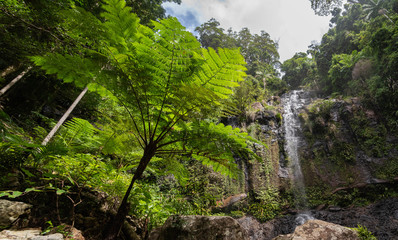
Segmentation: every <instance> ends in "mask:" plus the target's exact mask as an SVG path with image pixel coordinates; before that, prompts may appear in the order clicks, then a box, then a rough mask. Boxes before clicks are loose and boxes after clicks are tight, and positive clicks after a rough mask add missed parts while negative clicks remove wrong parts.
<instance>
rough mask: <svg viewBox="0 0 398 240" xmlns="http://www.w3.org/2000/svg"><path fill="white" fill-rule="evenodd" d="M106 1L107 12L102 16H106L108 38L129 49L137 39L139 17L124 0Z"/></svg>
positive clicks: (105, 24) (114, 43)
mask: <svg viewBox="0 0 398 240" xmlns="http://www.w3.org/2000/svg"><path fill="white" fill-rule="evenodd" d="M104 3H105V4H104V5H103V9H104V10H105V12H104V13H102V14H101V16H102V17H103V18H105V23H104V26H105V27H106V28H107V33H108V39H109V40H111V41H112V45H121V46H124V47H126V48H127V49H129V46H130V44H131V42H133V41H134V39H135V35H136V32H137V25H138V22H139V18H138V17H137V15H135V14H134V13H132V9H131V7H127V6H126V2H125V1H124V0H105V1H104Z"/></svg>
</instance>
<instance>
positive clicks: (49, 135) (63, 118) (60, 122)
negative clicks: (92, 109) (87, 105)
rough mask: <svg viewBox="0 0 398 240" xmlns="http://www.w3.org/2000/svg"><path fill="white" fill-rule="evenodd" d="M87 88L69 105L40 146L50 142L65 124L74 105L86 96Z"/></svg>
mask: <svg viewBox="0 0 398 240" xmlns="http://www.w3.org/2000/svg"><path fill="white" fill-rule="evenodd" d="M87 90H88V88H87V87H85V88H84V89H83V91H82V92H81V93H80V94H79V96H77V98H76V99H75V101H74V102H73V103H72V105H70V107H69V108H68V110H67V111H66V112H65V113H64V115H63V116H62V117H61V119H60V120H59V121H58V122H57V124H56V125H55V126H54V127H53V129H51V132H50V133H49V134H48V135H47V136H46V137H45V138H44V140H43V142H42V143H41V145H43V146H45V145H47V143H48V142H49V141H50V140H51V138H52V137H53V136H54V134H55V133H56V132H57V131H58V129H59V128H60V127H61V125H62V124H63V123H64V122H65V120H66V119H67V118H68V117H69V115H70V113H71V112H72V111H73V109H75V107H76V105H77V104H78V103H79V102H80V100H81V99H82V98H83V96H84V95H85V94H86V92H87Z"/></svg>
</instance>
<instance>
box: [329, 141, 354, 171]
mask: <svg viewBox="0 0 398 240" xmlns="http://www.w3.org/2000/svg"><path fill="white" fill-rule="evenodd" d="M331 152H332V156H331V159H332V161H333V162H334V163H336V164H337V165H339V166H341V165H344V163H348V164H354V163H355V152H354V146H353V145H352V144H349V143H346V142H335V143H334V144H333V149H332V151H331Z"/></svg>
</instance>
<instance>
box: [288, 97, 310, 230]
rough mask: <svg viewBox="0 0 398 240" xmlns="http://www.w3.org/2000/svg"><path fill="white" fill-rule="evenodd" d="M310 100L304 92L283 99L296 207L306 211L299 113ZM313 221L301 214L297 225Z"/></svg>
mask: <svg viewBox="0 0 398 240" xmlns="http://www.w3.org/2000/svg"><path fill="white" fill-rule="evenodd" d="M309 101H310V98H309V97H308V94H306V92H304V91H302V90H294V91H291V92H289V93H287V94H285V95H284V96H283V98H282V103H283V106H284V114H283V120H284V123H283V124H284V129H285V139H286V144H285V151H286V152H287V154H288V156H289V161H290V169H291V175H292V177H291V178H292V182H293V184H292V186H293V192H294V197H295V202H296V207H298V208H300V209H303V210H306V209H308V201H307V196H306V192H305V185H304V177H303V173H302V171H301V166H300V158H299V153H298V152H299V147H300V146H301V144H302V143H303V141H302V138H301V137H300V131H301V130H300V128H301V127H300V120H299V116H298V115H299V111H300V109H301V108H302V107H303V106H304V105H305V104H308V103H309ZM309 219H312V217H311V215H310V214H309V213H301V214H299V215H298V216H297V217H296V225H301V224H303V223H305V222H306V221H307V220H309Z"/></svg>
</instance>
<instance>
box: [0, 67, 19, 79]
mask: <svg viewBox="0 0 398 240" xmlns="http://www.w3.org/2000/svg"><path fill="white" fill-rule="evenodd" d="M17 68H18V67H16V66H15V65H11V66H9V67H8V68H6V69H5V70H4V71H2V72H1V74H0V77H5V76H7V75H8V74H10V73H12V72H14V71H15V70H17Z"/></svg>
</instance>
